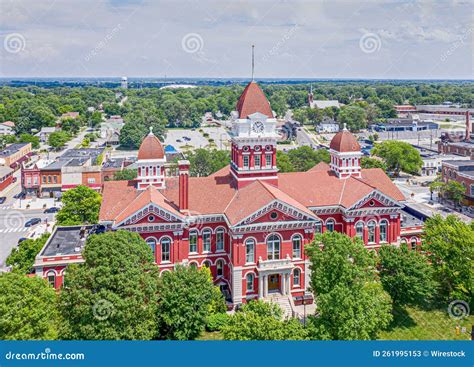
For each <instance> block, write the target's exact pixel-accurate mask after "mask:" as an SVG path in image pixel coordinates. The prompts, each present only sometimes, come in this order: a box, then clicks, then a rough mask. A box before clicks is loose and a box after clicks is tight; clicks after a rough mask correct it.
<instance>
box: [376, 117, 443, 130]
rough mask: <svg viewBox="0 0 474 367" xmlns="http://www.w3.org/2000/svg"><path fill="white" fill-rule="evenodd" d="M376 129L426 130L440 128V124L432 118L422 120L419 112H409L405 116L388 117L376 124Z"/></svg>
mask: <svg viewBox="0 0 474 367" xmlns="http://www.w3.org/2000/svg"><path fill="white" fill-rule="evenodd" d="M372 128H373V129H374V130H376V131H426V130H438V128H439V125H438V124H436V123H434V122H433V121H432V120H421V119H420V116H419V115H418V114H408V116H407V117H405V118H394V119H387V121H386V122H385V123H383V124H374V125H372Z"/></svg>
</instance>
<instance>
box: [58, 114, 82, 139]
mask: <svg viewBox="0 0 474 367" xmlns="http://www.w3.org/2000/svg"><path fill="white" fill-rule="evenodd" d="M80 128H81V122H80V119H78V118H72V117H67V118H64V119H62V120H61V130H63V131H65V132H67V133H69V134H72V135H75V134H77V133H78V132H79V129H80Z"/></svg>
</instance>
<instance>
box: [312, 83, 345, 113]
mask: <svg viewBox="0 0 474 367" xmlns="http://www.w3.org/2000/svg"><path fill="white" fill-rule="evenodd" d="M308 106H309V108H319V109H324V108H329V107H334V108H340V107H341V106H342V104H341V103H339V101H338V100H322V99H321V100H315V99H314V96H313V87H312V86H311V89H310V92H309V93H308Z"/></svg>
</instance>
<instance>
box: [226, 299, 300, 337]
mask: <svg viewBox="0 0 474 367" xmlns="http://www.w3.org/2000/svg"><path fill="white" fill-rule="evenodd" d="M222 334H223V335H224V339H227V340H302V339H306V338H307V331H306V330H305V329H304V328H303V326H302V325H301V323H300V322H299V321H298V320H296V319H289V320H282V311H281V308H280V306H279V305H278V304H275V303H267V302H264V301H261V300H258V301H250V302H249V303H247V304H245V305H244V306H242V309H241V310H239V312H236V313H235V314H233V315H232V316H231V317H230V318H229V320H228V322H227V324H226V325H224V326H223V327H222Z"/></svg>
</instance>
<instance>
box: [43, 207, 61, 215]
mask: <svg viewBox="0 0 474 367" xmlns="http://www.w3.org/2000/svg"><path fill="white" fill-rule="evenodd" d="M57 212H59V208H58V207H56V206H53V207H51V208H48V209H46V210H45V211H44V213H45V214H50V213H57Z"/></svg>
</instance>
